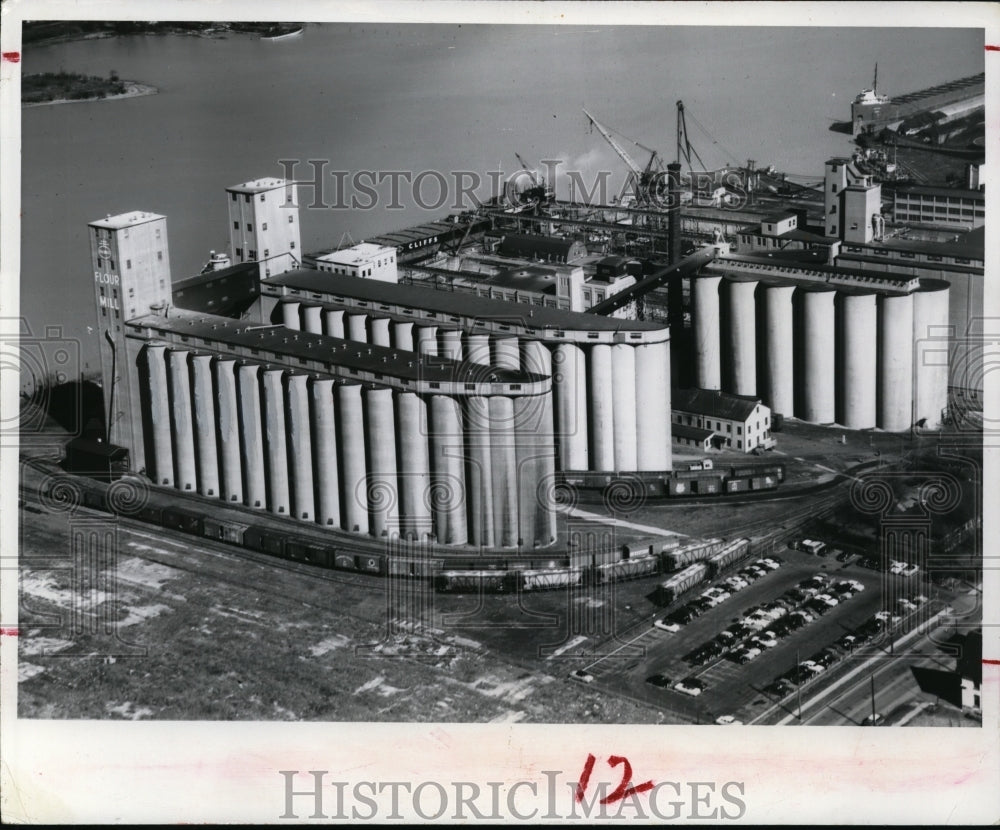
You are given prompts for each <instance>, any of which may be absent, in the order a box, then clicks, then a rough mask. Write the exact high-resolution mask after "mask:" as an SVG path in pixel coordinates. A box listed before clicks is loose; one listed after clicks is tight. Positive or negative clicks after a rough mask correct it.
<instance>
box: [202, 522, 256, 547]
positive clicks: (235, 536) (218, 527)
mask: <svg viewBox="0 0 1000 830" xmlns="http://www.w3.org/2000/svg"><path fill="white" fill-rule="evenodd" d="M247 527H248V525H245V524H242V523H240V522H227V521H223V520H221V519H216V518H213V517H212V516H205V518H204V520H203V521H202V533H203V534H204V535H205V538H207V539H218V540H219V541H220V542H229V543H230V544H233V545H242V544H243V534H244V533H246V529H247Z"/></svg>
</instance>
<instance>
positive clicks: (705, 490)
mask: <svg viewBox="0 0 1000 830" xmlns="http://www.w3.org/2000/svg"><path fill="white" fill-rule="evenodd" d="M691 488H692V489H691V492H692V495H695V496H710V495H716V494H718V493H721V492H722V476H719V475H710V476H706V475H702V476H699V477H698V478H696V479H694V480H693V481H692V482H691Z"/></svg>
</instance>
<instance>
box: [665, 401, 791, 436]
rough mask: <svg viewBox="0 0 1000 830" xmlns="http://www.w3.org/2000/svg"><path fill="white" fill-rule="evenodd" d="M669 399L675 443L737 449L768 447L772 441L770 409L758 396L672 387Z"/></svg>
mask: <svg viewBox="0 0 1000 830" xmlns="http://www.w3.org/2000/svg"><path fill="white" fill-rule="evenodd" d="M670 400H671V407H672V409H671V421H672V422H673V425H672V432H673V434H674V441H675V442H676V443H680V444H685V445H688V446H695V447H698V448H699V449H704V448H706V447H707V446H711V447H714V448H718V449H721V448H722V447H726V448H727V449H734V450H739V451H740V452H753V450H754V449H756V448H757V447H762V448H764V449H770V448H771V447H773V446H774V444H775V441H774V438H772V437H771V410H770V409H769V408H768V407H766V406H765V405H764V404H763V403H762V402H761V401H760V400H759V399H757V398H754V397H750V396H744V395H730V394H727V393H725V392H719V391H718V390H707V389H674V390H672V391H671V393H670Z"/></svg>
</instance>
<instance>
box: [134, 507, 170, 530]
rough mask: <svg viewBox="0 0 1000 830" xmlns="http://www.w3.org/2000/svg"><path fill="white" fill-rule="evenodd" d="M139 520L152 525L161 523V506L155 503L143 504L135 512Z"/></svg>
mask: <svg viewBox="0 0 1000 830" xmlns="http://www.w3.org/2000/svg"><path fill="white" fill-rule="evenodd" d="M135 518H137V519H138V520H139V521H140V522H149V523H150V524H154V525H162V524H163V508H162V507H160V506H158V505H155V504H144V505H143V506H142V507H140V508H139V510H138V511H137V512H136V514H135Z"/></svg>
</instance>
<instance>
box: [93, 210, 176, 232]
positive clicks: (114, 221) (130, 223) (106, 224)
mask: <svg viewBox="0 0 1000 830" xmlns="http://www.w3.org/2000/svg"><path fill="white" fill-rule="evenodd" d="M166 218H167V217H166V216H161V215H160V214H158V213H150V212H149V211H145V210H132V211H129V212H128V213H119V214H118V215H117V216H112V215H111V214H108V215H107V216H105V217H104V218H103V219H95V220H94V221H93V222H89V223H88V224H89V225H90V226H91V227H92V228H106V229H108V230H111V231H117V230H121V229H122V228H131V227H134V226H136V225H143V224H145V223H146V222H155V221H156V220H158V219H166Z"/></svg>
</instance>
